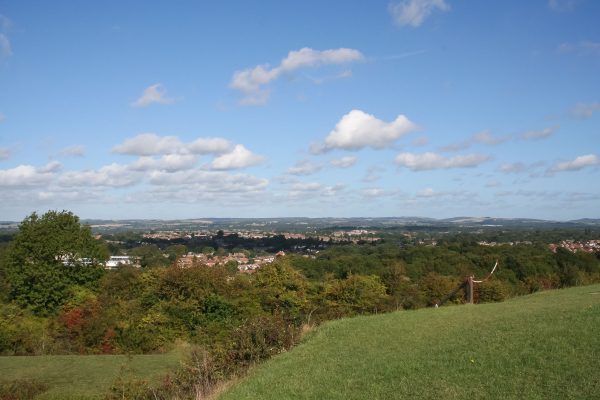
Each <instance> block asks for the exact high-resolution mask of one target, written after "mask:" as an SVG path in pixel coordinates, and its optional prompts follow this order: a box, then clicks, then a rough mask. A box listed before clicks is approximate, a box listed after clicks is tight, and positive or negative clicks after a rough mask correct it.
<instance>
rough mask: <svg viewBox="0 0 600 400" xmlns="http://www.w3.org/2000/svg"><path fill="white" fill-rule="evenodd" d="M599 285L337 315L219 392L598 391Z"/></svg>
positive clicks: (340, 395) (429, 395) (523, 394)
mask: <svg viewBox="0 0 600 400" xmlns="http://www.w3.org/2000/svg"><path fill="white" fill-rule="evenodd" d="M599 331H600V285H595V286H588V287H578V288H572V289H564V290H556V291H548V292H540V293H537V294H534V295H531V296H526V297H521V298H515V299H513V300H510V301H507V302H504V303H495V304H483V305H475V306H472V305H463V306H451V307H441V308H438V309H424V310H417V311H400V312H396V313H392V314H385V315H379V316H369V317H359V318H351V319H344V320H338V321H333V322H329V323H326V324H324V325H323V326H321V327H319V328H317V329H315V331H314V332H311V333H310V334H309V336H308V338H306V339H305V340H304V341H303V343H302V344H300V345H299V346H297V347H296V348H294V349H292V350H291V351H290V352H288V353H285V354H281V355H279V356H277V357H275V358H274V359H272V360H270V361H269V362H267V363H265V364H263V365H260V366H259V367H257V368H256V369H255V370H254V371H252V372H251V373H250V375H249V377H247V378H246V379H244V380H242V381H241V382H239V383H238V384H237V385H235V386H233V387H232V388H230V389H229V390H228V391H227V392H226V393H225V394H224V395H222V396H221V397H220V399H221V400H234V399H236V400H238V399H277V400H279V399H292V398H293V399H334V400H335V399H340V400H352V399H567V398H571V399H593V398H594V399H596V398H600V376H599V375H598V359H599V357H600V335H598V332H599Z"/></svg>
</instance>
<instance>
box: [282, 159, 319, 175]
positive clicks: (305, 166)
mask: <svg viewBox="0 0 600 400" xmlns="http://www.w3.org/2000/svg"><path fill="white" fill-rule="evenodd" d="M322 168H323V167H322V166H321V165H319V164H315V163H313V162H311V161H309V160H302V161H298V162H297V163H296V164H294V165H293V166H291V167H289V168H288V170H287V173H288V174H292V175H312V174H314V173H316V172H319V171H320V170H321V169H322Z"/></svg>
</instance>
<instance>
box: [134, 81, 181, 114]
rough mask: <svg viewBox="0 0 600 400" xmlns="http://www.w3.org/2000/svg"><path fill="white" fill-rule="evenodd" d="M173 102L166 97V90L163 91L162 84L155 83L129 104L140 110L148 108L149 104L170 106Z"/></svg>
mask: <svg viewBox="0 0 600 400" xmlns="http://www.w3.org/2000/svg"><path fill="white" fill-rule="evenodd" d="M174 102H175V99H174V98H172V97H167V89H165V87H164V86H163V85H162V84H160V83H155V84H154V85H152V86H149V87H147V88H146V89H144V92H143V93H142V95H141V96H140V97H139V98H138V99H137V100H136V101H134V102H133V103H131V106H132V107H137V108H141V107H146V106H149V105H150V104H171V103H174Z"/></svg>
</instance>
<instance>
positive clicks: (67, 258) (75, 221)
mask: <svg viewBox="0 0 600 400" xmlns="http://www.w3.org/2000/svg"><path fill="white" fill-rule="evenodd" d="M106 257H107V255H106V249H105V247H104V246H103V245H102V243H101V242H100V241H98V240H96V239H95V238H94V237H93V236H92V232H91V229H90V227H89V226H86V225H81V223H80V222H79V218H78V217H77V216H75V215H73V214H72V213H71V212H67V211H60V212H59V211H48V212H47V213H45V214H44V215H42V216H41V217H40V216H39V215H38V214H36V213H35V212H34V213H33V214H31V215H29V216H28V217H26V218H25V219H24V220H23V222H21V224H20V225H19V232H18V233H17V234H16V236H15V238H14V240H13V242H12V243H11V244H10V246H9V248H8V249H7V251H6V255H5V260H4V267H3V268H4V270H5V271H4V274H3V275H4V276H5V279H6V281H7V283H8V291H9V293H8V297H9V300H12V301H14V302H16V303H18V304H19V305H21V306H22V307H28V308H31V309H32V311H33V312H35V313H36V314H38V315H48V314H52V313H54V312H56V310H57V309H58V308H59V307H60V306H61V305H62V304H64V303H65V302H66V301H67V300H68V298H69V296H70V294H71V293H72V292H73V290H72V289H73V288H74V287H75V286H84V287H88V288H91V289H93V288H95V287H97V282H98V279H99V278H100V277H101V276H102V274H103V268H102V263H103V262H104V260H105V259H106Z"/></svg>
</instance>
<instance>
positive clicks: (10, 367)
mask: <svg viewBox="0 0 600 400" xmlns="http://www.w3.org/2000/svg"><path fill="white" fill-rule="evenodd" d="M180 359H181V355H180V352H179V351H173V352H170V353H166V354H153V355H135V356H117V355H98V356H77V355H75V356H31V357H29V356H24V357H0V382H8V381H12V380H16V379H33V380H36V381H39V382H43V383H46V384H47V385H48V386H49V388H48V390H47V391H46V392H44V393H43V394H41V395H39V396H38V397H36V399H40V400H42V399H44V400H49V399H52V400H59V399H60V400H67V399H69V400H74V399H77V400H79V399H102V398H103V397H104V395H105V394H106V393H107V391H108V390H109V388H110V386H111V384H112V383H113V382H114V381H115V379H116V378H117V376H119V374H120V373H122V372H124V373H125V376H130V377H131V376H135V377H138V378H141V379H147V380H149V381H152V380H153V379H154V380H156V379H159V378H160V376H162V375H164V374H166V373H167V372H168V371H169V370H170V369H172V368H174V367H176V366H177V365H179V360H180Z"/></svg>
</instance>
